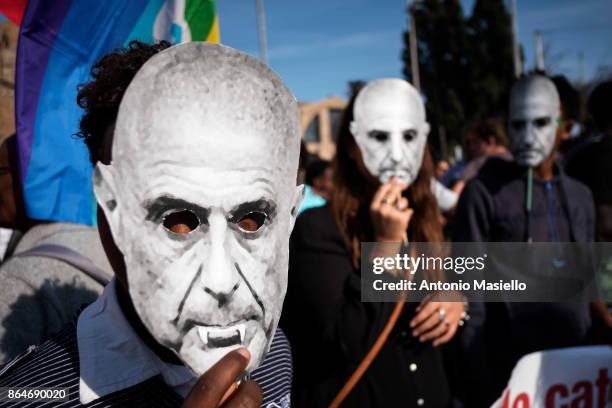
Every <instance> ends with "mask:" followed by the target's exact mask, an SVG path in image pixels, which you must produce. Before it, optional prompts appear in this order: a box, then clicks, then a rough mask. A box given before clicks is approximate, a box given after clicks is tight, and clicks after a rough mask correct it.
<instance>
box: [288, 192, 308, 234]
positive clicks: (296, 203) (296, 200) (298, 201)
mask: <svg viewBox="0 0 612 408" xmlns="http://www.w3.org/2000/svg"><path fill="white" fill-rule="evenodd" d="M303 199H304V185H303V184H300V185H299V186H297V187H296V188H295V193H294V195H293V205H292V206H291V220H290V221H289V235H291V231H293V226H294V225H295V219H296V218H297V216H298V210H299V209H300V205H302V200H303Z"/></svg>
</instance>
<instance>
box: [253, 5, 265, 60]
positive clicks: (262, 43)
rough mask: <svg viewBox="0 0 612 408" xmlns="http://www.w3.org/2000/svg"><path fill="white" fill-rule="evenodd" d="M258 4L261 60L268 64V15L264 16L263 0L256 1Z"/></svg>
mask: <svg viewBox="0 0 612 408" xmlns="http://www.w3.org/2000/svg"><path fill="white" fill-rule="evenodd" d="M256 4H257V34H258V35H259V58H260V59H261V60H262V61H263V62H264V63H265V64H267V63H268V45H267V40H266V15H265V14H264V4H263V0H256Z"/></svg>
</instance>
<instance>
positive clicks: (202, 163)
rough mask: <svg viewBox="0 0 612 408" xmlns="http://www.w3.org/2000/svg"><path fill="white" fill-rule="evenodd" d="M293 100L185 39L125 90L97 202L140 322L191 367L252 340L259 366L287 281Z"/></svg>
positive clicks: (296, 142)
mask: <svg viewBox="0 0 612 408" xmlns="http://www.w3.org/2000/svg"><path fill="white" fill-rule="evenodd" d="M299 148H300V135H299V122H298V108H297V103H296V101H295V98H294V97H293V95H292V94H291V92H290V91H289V90H288V89H287V87H286V86H285V85H284V84H283V83H282V81H281V79H280V78H279V77H278V76H277V75H276V74H275V73H274V72H273V71H272V70H270V69H269V68H268V67H267V66H265V65H264V64H262V63H261V62H259V61H258V60H256V59H255V58H253V57H251V56H249V55H247V54H244V53H242V52H239V51H237V50H234V49H231V48H228V47H223V46H219V45H213V44H205V43H187V44H182V45H178V46H174V47H171V48H169V49H167V50H165V51H163V52H161V53H159V54H157V55H155V56H154V57H152V58H151V59H150V60H149V61H148V62H147V63H146V64H145V65H144V66H143V67H142V68H141V69H140V71H139V72H138V73H137V75H136V76H135V78H134V80H133V81H132V83H131V84H130V86H129V88H128V89H127V91H126V93H125V95H124V97H123V100H122V102H121V106H120V109H119V114H118V117H117V123H116V127H115V132H114V138H113V145H112V158H113V159H112V162H111V164H109V165H103V164H100V163H99V164H98V165H97V167H96V171H95V173H94V188H95V193H96V197H97V200H98V203H99V204H100V206H101V207H102V208H103V210H104V214H105V216H106V218H107V220H108V222H109V225H110V227H111V231H112V235H113V239H114V241H115V243H116V244H117V247H118V248H119V249H120V250H121V252H122V253H123V256H124V259H125V263H126V268H127V278H128V279H127V280H128V285H129V293H130V297H131V299H132V302H133V304H134V307H135V309H136V312H137V313H138V315H139V317H140V319H141V320H142V322H143V323H144V325H145V327H146V328H147V330H148V331H149V332H150V333H151V334H152V335H153V337H154V338H155V339H156V340H157V341H158V342H159V343H160V344H162V345H164V346H166V347H167V348H169V349H171V350H173V351H174V352H175V353H176V354H177V355H178V356H179V358H181V360H182V361H183V362H185V364H186V365H187V366H188V367H189V368H190V369H191V370H192V371H193V372H194V373H196V374H198V375H199V374H202V373H204V372H205V371H206V370H208V368H210V367H211V366H212V365H213V364H214V363H215V362H216V361H218V360H219V359H220V358H221V357H222V356H223V355H225V354H226V353H227V352H229V351H231V350H233V349H235V348H238V347H247V348H248V349H249V351H250V352H251V355H252V359H251V362H250V364H249V367H248V369H247V370H248V371H250V370H252V369H254V368H255V367H257V366H258V365H259V364H260V362H261V361H262V359H263V357H264V355H265V353H266V352H267V350H268V348H269V346H270V343H271V341H272V337H273V335H274V333H275V331H276V327H277V324H278V320H279V318H280V313H281V309H282V304H283V299H284V296H285V292H286V287H287V268H288V242H289V235H290V233H291V230H292V228H293V223H294V221H295V214H296V208H297V207H298V206H299V203H300V200H301V196H302V189H301V187H296V185H295V180H296V175H297V166H298V155H299Z"/></svg>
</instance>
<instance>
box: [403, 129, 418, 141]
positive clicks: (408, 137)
mask: <svg viewBox="0 0 612 408" xmlns="http://www.w3.org/2000/svg"><path fill="white" fill-rule="evenodd" d="M416 137H417V131H416V130H415V129H410V130H406V131H405V132H404V140H405V141H406V142H411V141H413V140H414V139H416Z"/></svg>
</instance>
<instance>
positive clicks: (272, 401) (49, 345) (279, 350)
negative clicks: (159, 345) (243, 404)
mask: <svg viewBox="0 0 612 408" xmlns="http://www.w3.org/2000/svg"><path fill="white" fill-rule="evenodd" d="M292 375H293V367H292V360H291V348H290V345H289V342H288V340H287V338H286V337H285V334H284V333H283V332H282V330H280V329H278V330H277V331H276V334H275V336H274V339H273V341H272V346H271V347H270V351H269V353H268V354H267V355H266V358H265V359H264V361H263V363H262V364H261V366H260V367H259V368H258V369H256V370H254V371H253V373H252V374H251V379H252V380H254V381H255V382H257V383H258V384H259V386H260V387H261V389H262V391H263V401H262V405H261V406H262V407H265V408H280V407H289V406H290V402H291V401H290V398H291V397H290V390H291V379H292ZM79 378H80V374H79V352H78V344H77V333H76V324H75V323H71V324H69V325H68V326H66V327H65V328H64V329H63V330H62V331H61V332H60V333H58V334H57V335H55V336H53V337H52V338H51V339H49V340H47V341H46V342H45V343H43V344H42V345H40V346H30V348H28V350H27V351H26V352H25V353H23V354H21V355H19V356H17V357H16V358H14V359H13V360H11V361H9V362H8V363H7V364H6V365H5V366H3V367H1V368H0V388H1V387H9V388H12V389H16V388H23V387H28V388H35V389H36V388H62V389H66V390H67V395H68V398H67V400H65V401H48V402H41V401H25V400H24V401H19V402H8V401H7V400H6V399H4V400H0V407H41V408H43V407H66V408H72V407H92V408H93V407H96V408H103V407H108V408H110V407H130V408H138V407H143V408H145V407H147V408H149V407H180V406H181V403H182V401H183V398H182V397H181V396H180V395H179V394H177V393H176V392H175V391H173V390H172V388H171V387H169V386H168V385H167V384H166V383H165V382H164V381H163V379H162V377H161V376H159V375H157V376H154V377H152V378H149V379H148V380H146V381H144V382H141V383H140V384H137V385H135V386H132V387H129V388H126V389H123V390H120V391H117V392H114V393H112V394H109V395H106V396H103V397H101V398H99V399H96V400H95V401H92V402H91V403H89V404H87V405H82V404H81V402H80V400H79Z"/></svg>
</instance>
